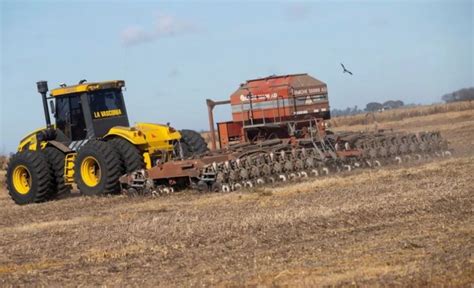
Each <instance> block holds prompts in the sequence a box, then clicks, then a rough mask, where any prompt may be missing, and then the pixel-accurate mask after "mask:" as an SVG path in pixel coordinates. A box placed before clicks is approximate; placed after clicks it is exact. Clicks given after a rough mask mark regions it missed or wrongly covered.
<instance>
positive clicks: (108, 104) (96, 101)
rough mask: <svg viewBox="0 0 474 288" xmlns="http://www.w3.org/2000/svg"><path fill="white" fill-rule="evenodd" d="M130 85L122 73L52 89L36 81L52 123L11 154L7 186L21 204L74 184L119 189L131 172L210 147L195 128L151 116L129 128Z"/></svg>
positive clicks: (87, 190)
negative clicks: (161, 121) (183, 127)
mask: <svg viewBox="0 0 474 288" xmlns="http://www.w3.org/2000/svg"><path fill="white" fill-rule="evenodd" d="M124 87H125V82H124V81H122V80H117V81H106V82H96V83H89V82H87V81H85V80H81V81H80V82H79V84H77V85H72V86H66V85H64V84H62V85H61V86H60V87H59V88H57V89H53V90H51V93H50V95H49V96H48V95H47V93H48V83H47V82H46V81H40V82H37V88H38V92H39V93H40V94H41V96H42V100H43V108H44V113H45V119H46V127H45V128H41V129H38V130H35V131H33V132H31V133H30V134H28V135H27V136H26V137H24V138H23V139H22V140H21V141H20V144H19V146H18V151H17V153H16V154H15V155H13V156H12V157H11V159H10V162H9V166H8V170H7V188H8V191H9V194H10V196H11V198H12V199H13V201H15V203H17V204H28V203H37V202H43V201H47V200H51V199H54V198H56V197H58V196H59V195H61V194H65V193H69V192H70V190H71V187H72V185H73V184H76V185H77V188H78V189H79V190H80V192H81V193H82V194H85V195H102V194H111V193H118V192H120V185H119V177H120V176H122V175H123V174H125V173H129V172H132V171H136V170H138V169H142V168H146V169H149V168H151V167H152V166H154V165H155V164H157V163H162V162H167V161H169V160H171V159H173V158H185V157H188V156H191V155H195V154H201V153H204V152H206V151H207V150H208V149H207V144H206V142H205V141H204V139H203V138H202V137H201V135H200V134H199V133H197V132H195V131H193V130H181V131H177V130H175V129H173V128H172V127H170V126H169V125H159V124H149V123H137V124H136V125H135V126H133V127H130V126H129V120H128V116H127V110H126V108H125V103H124V99H123V94H122V90H123V88H124ZM48 100H49V104H50V105H49V106H50V107H49V109H50V110H51V111H49V109H48ZM50 112H51V113H52V114H53V115H54V119H55V124H54V125H53V124H51V120H50Z"/></svg>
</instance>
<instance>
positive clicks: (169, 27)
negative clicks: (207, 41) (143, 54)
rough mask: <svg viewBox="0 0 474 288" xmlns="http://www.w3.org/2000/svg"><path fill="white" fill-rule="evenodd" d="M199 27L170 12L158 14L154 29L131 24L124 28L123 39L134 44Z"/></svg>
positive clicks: (126, 42) (184, 32)
mask: <svg viewBox="0 0 474 288" xmlns="http://www.w3.org/2000/svg"><path fill="white" fill-rule="evenodd" d="M196 31H197V28H196V25H194V24H193V23H191V22H187V21H184V20H181V19H178V18H176V17H174V16H173V15H169V14H158V15H157V16H156V19H155V24H154V25H153V27H152V29H150V30H146V29H144V28H143V27H140V26H130V27H127V28H125V29H124V30H122V33H121V40H122V43H123V44H124V45H126V46H133V45H137V44H140V43H144V42H150V41H155V40H157V39H159V38H164V37H173V36H177V35H182V34H187V33H193V32H196Z"/></svg>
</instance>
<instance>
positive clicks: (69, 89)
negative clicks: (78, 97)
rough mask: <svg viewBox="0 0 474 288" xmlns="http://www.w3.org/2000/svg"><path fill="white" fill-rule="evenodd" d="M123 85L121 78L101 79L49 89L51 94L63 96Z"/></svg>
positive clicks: (118, 87)
mask: <svg viewBox="0 0 474 288" xmlns="http://www.w3.org/2000/svg"><path fill="white" fill-rule="evenodd" d="M124 86H125V81H123V80H112V81H103V82H85V83H82V84H77V85H72V86H65V87H59V88H56V89H53V90H51V96H63V95H68V94H72V93H79V92H88V91H94V90H103V89H113V88H116V89H120V88H122V87H124Z"/></svg>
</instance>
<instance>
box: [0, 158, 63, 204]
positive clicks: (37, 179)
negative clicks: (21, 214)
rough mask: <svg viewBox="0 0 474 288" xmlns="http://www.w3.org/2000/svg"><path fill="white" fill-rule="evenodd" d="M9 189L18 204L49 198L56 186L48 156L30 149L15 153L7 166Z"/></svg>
mask: <svg viewBox="0 0 474 288" xmlns="http://www.w3.org/2000/svg"><path fill="white" fill-rule="evenodd" d="M7 189H8V193H9V194H10V197H11V198H12V199H13V201H15V203H16V204H20V205H24V204H29V203H38V202H43V201H46V200H48V195H49V193H50V192H51V191H52V190H53V189H54V187H53V172H52V171H51V168H50V166H49V163H48V160H47V159H46V156H45V155H44V154H43V153H42V152H39V151H29V150H27V151H21V152H18V153H16V154H15V155H13V156H12V157H11V159H10V162H9V164H8V168H7Z"/></svg>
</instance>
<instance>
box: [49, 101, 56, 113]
mask: <svg viewBox="0 0 474 288" xmlns="http://www.w3.org/2000/svg"><path fill="white" fill-rule="evenodd" d="M55 108H56V107H55V106H54V101H53V100H50V101H49V109H51V111H49V112H50V113H53V114H56V109H55Z"/></svg>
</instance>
